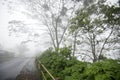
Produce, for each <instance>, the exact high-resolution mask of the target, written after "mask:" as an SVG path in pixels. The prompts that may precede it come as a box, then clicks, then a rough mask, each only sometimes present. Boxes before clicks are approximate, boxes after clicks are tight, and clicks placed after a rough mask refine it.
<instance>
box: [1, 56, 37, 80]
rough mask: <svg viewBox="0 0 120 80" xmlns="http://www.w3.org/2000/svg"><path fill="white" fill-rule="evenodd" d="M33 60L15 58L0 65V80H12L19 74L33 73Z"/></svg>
mask: <svg viewBox="0 0 120 80" xmlns="http://www.w3.org/2000/svg"><path fill="white" fill-rule="evenodd" d="M34 60H35V59H34V58H15V59H13V60H10V61H7V62H4V63H2V64H0V80H14V79H15V78H16V77H17V75H19V74H20V73H27V72H34V71H35V64H34Z"/></svg>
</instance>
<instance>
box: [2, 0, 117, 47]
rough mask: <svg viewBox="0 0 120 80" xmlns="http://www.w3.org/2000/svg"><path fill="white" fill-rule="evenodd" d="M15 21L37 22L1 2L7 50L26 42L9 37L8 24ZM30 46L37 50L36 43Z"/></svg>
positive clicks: (112, 0) (3, 39)
mask: <svg viewBox="0 0 120 80" xmlns="http://www.w3.org/2000/svg"><path fill="white" fill-rule="evenodd" d="M12 1H13V0H12ZM109 1H111V2H112V3H114V2H116V1H117V0H109ZM18 9H20V10H22V9H23V8H22V7H21V8H19V7H18ZM14 19H17V20H25V21H27V22H28V23H35V22H36V21H35V20H32V19H30V18H28V17H27V16H25V15H23V14H21V13H20V12H19V11H18V12H17V11H16V12H15V13H12V12H11V11H10V10H9V9H8V7H7V6H6V3H4V0H0V44H1V45H2V46H3V47H4V48H6V49H14V48H15V46H16V45H19V44H20V43H21V41H23V40H25V37H24V36H23V37H22V36H20V37H15V36H9V31H8V22H9V21H10V20H14ZM41 44H42V43H41ZM29 45H31V46H32V48H34V49H35V47H34V43H30V44H29Z"/></svg>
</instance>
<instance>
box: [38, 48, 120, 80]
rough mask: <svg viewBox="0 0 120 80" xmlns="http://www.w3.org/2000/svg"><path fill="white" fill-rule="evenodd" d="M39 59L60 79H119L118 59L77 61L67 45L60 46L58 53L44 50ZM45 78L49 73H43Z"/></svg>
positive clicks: (119, 66)
mask: <svg viewBox="0 0 120 80" xmlns="http://www.w3.org/2000/svg"><path fill="white" fill-rule="evenodd" d="M39 60H40V61H41V62H42V63H43V64H44V65H45V67H46V68H47V69H48V70H49V71H50V73H51V74H53V76H55V77H56V78H60V79H61V80H120V76H119V75H120V64H118V62H119V61H118V60H107V59H106V60H104V61H100V62H96V63H87V62H81V61H78V60H77V59H76V58H75V57H72V56H71V50H70V48H68V47H64V48H61V49H60V51H59V53H57V52H56V51H51V50H46V51H45V52H43V54H42V55H41V56H39ZM45 75H46V77H47V80H50V78H49V75H48V74H47V73H45Z"/></svg>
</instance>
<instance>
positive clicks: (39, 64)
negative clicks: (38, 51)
mask: <svg viewBox="0 0 120 80" xmlns="http://www.w3.org/2000/svg"><path fill="white" fill-rule="evenodd" d="M36 63H37V66H38V68H39V69H40V71H41V74H42V76H43V79H44V80H47V79H46V77H45V74H44V72H43V70H42V69H44V70H45V71H46V72H47V74H48V75H49V76H50V77H51V79H52V80H56V79H55V77H54V76H53V75H52V74H51V73H50V72H49V71H48V69H47V68H46V67H45V66H44V65H43V64H42V63H41V62H40V61H39V60H38V59H37V58H36ZM41 68H42V69H41Z"/></svg>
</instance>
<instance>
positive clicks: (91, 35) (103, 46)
mask: <svg viewBox="0 0 120 80" xmlns="http://www.w3.org/2000/svg"><path fill="white" fill-rule="evenodd" d="M104 2H105V1H104V0H101V1H96V2H94V3H91V4H89V5H88V6H84V7H83V8H80V9H79V10H78V11H77V12H76V16H75V17H74V18H72V19H71V27H70V29H71V31H72V32H73V33H74V32H75V31H79V34H81V37H82V38H79V40H80V41H81V44H80V51H81V52H80V54H82V55H85V57H86V56H88V57H89V58H90V59H92V61H93V62H96V61H99V60H101V59H104V58H105V57H104V56H105V54H104V53H105V52H106V51H108V50H111V49H112V48H113V44H115V43H114V42H113V41H111V40H113V35H114V32H115V26H116V25H115V24H113V23H112V24H110V23H106V21H108V20H106V18H105V16H106V15H105V14H104V13H102V9H103V7H104V9H107V8H105V6H106V5H104ZM83 5H84V4H83ZM107 6H108V5H107ZM106 12H107V11H106ZM106 33H107V34H106ZM110 42H111V44H110ZM86 46H87V47H86ZM114 47H115V46H114ZM91 55H92V56H91Z"/></svg>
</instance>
